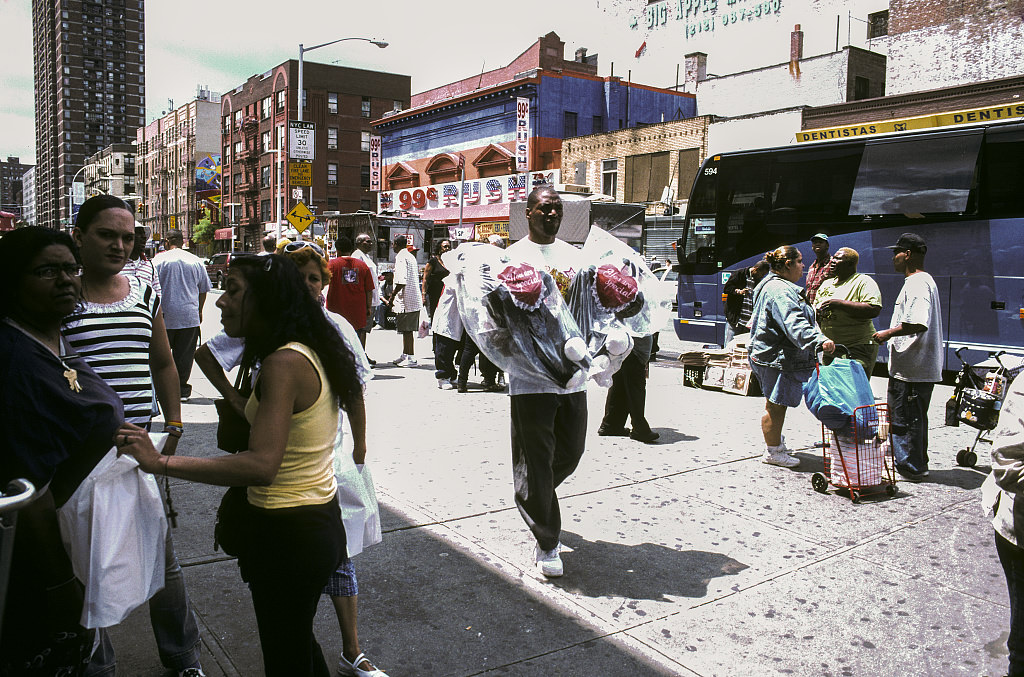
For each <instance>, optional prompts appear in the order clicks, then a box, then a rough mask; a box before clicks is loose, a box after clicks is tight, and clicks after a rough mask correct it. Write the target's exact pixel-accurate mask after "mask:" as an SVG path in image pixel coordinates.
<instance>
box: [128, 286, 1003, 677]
mask: <svg viewBox="0 0 1024 677" xmlns="http://www.w3.org/2000/svg"><path fill="white" fill-rule="evenodd" d="M211 304H212V300H211ZM211 304H208V305H211ZM215 315H216V313H215V311H214V312H209V310H208V313H207V322H206V323H204V336H209V335H211V334H209V333H206V331H205V330H207V329H209V330H211V331H212V330H213V329H214V328H216V326H217V324H216V322H217V320H216V317H215ZM207 325H209V327H207ZM663 345H664V344H663ZM429 346H430V342H429V340H417V342H416V350H417V353H418V357H419V361H420V364H419V367H418V368H414V369H407V368H396V367H392V366H390V365H388V364H387V362H388V361H389V360H391V359H394V358H395V357H397V356H398V355H399V353H400V352H401V342H400V338H399V337H398V336H397V335H396V334H394V333H390V332H384V331H375V332H373V333H371V335H370V338H369V340H368V348H369V350H368V352H369V354H370V355H371V356H372V357H373V358H374V359H376V360H378V363H379V364H378V367H377V368H376V369H375V375H376V377H375V379H374V380H373V381H372V382H371V383H370V386H369V389H368V391H367V412H368V419H369V420H368V436H369V454H368V457H367V458H368V463H369V465H370V466H371V468H372V469H373V473H374V477H375V479H376V483H377V489H378V497H379V499H380V505H381V514H382V518H383V523H384V530H385V534H384V542H383V543H381V544H380V545H376V546H373V547H372V548H370V549H368V550H367V551H366V552H364V553H363V554H361V555H359V556H358V557H357V558H356V559H355V565H356V569H357V571H358V575H359V582H360V605H359V606H360V638H361V644H362V648H363V650H364V651H365V652H366V653H367V655H368V656H370V658H371V659H372V660H374V662H376V663H377V664H378V665H379V666H380V667H381V668H383V669H385V670H386V671H387V672H388V674H389V675H391V677H403V676H404V677H413V676H414V677H433V676H440V675H459V676H462V675H466V676H468V675H484V674H492V673H493V674H500V675H522V676H532V675H581V676H583V675H586V676H588V677H590V676H595V675H610V676H618V675H629V676H633V675H744V676H745V675H776V674H780V673H781V674H794V675H812V674H814V675H872V676H873V675H880V674H892V675H943V676H954V675H972V676H975V677H976V676H978V675H1002V674H1004V672H1005V668H1006V648H1005V641H1006V631H1007V629H1008V626H1009V608H1008V602H1007V594H1006V588H1005V583H1004V580H1003V574H1002V570H1001V568H1000V566H999V563H998V560H997V559H996V556H995V549H994V545H993V543H992V531H991V528H990V527H989V525H988V524H987V522H986V520H985V519H984V515H983V514H982V511H981V509H980V503H979V500H980V492H979V491H977V489H978V487H980V485H981V483H982V481H983V480H984V477H985V473H986V472H987V463H988V460H987V459H988V452H989V447H988V445H980V446H979V457H980V458H981V461H980V464H981V465H980V466H979V468H978V469H977V470H975V469H968V468H958V467H957V466H956V463H955V460H954V458H955V453H956V450H957V449H958V448H960V447H962V446H966V444H967V443H968V442H969V441H970V440H972V439H973V434H972V433H973V431H972V430H968V429H963V428H960V429H956V428H945V427H943V426H942V425H941V424H942V407H943V406H944V404H945V399H946V398H947V397H948V395H949V389H948V388H945V387H937V388H936V392H935V395H934V400H933V402H932V412H931V426H932V430H931V447H930V454H931V456H932V459H933V460H932V473H931V478H930V480H931V481H929V482H927V483H922V484H900V485H899V489H900V491H899V494H898V495H897V496H896V497H895V498H892V499H887V498H884V497H880V498H877V499H874V498H869V499H866V500H865V501H864V502H863V503H862V504H860V505H853V504H851V503H850V501H849V499H846V498H843V497H840V496H837V495H821V494H818V493H815V492H814V491H813V490H812V489H811V484H810V476H811V473H812V472H814V471H820V470H822V466H823V464H822V460H821V454H820V450H817V449H814V448H812V445H813V443H814V442H815V441H816V440H817V439H818V437H819V436H820V428H819V426H818V424H817V422H816V421H815V420H814V419H813V418H812V417H811V416H810V415H809V414H808V412H807V411H806V410H804V409H799V410H795V411H792V412H791V413H790V416H789V419H788V420H787V422H786V437H787V442H788V444H789V445H790V447H793V448H799V449H801V452H800V453H799V457H800V458H801V461H802V463H801V465H800V467H799V468H797V469H796V470H786V469H782V468H776V467H772V466H767V465H764V464H762V463H760V462H759V461H758V456H759V454H760V451H761V448H762V443H761V442H760V428H759V419H760V415H761V411H762V410H763V400H761V399H759V398H743V397H739V396H735V395H728V394H723V393H718V392H712V391H698V390H693V389H688V388H682V387H681V385H680V377H681V375H682V369H681V368H680V367H679V366H678V363H677V362H669V361H664V360H662V361H658V362H655V363H653V364H652V366H651V375H650V381H649V388H648V400H647V401H648V419H649V420H650V422H651V425H652V426H653V428H654V430H655V431H657V432H659V433H661V444H657V445H650V446H648V445H643V444H641V443H639V442H634V441H632V440H629V439H628V438H608V437H598V436H597V433H596V430H597V425H598V422H599V420H600V416H601V412H602V411H603V403H604V395H605V392H606V391H604V390H601V389H598V388H592V390H591V392H590V393H589V404H590V420H589V423H588V430H589V431H590V434H589V436H588V447H587V453H586V455H585V456H584V458H583V462H582V463H581V465H580V467H579V469H578V470H577V472H576V473H575V474H574V475H573V477H571V478H570V479H569V480H568V481H567V482H566V483H565V484H564V485H563V486H562V487H561V489H560V491H559V494H560V496H561V506H562V517H563V526H564V533H563V542H564V543H565V544H566V545H567V546H569V547H570V548H571V549H572V550H571V551H570V552H567V553H566V554H564V555H563V559H564V561H565V567H566V575H565V576H564V577H563V578H561V579H555V580H552V581H547V580H544V579H542V578H538V576H537V575H536V574H535V572H534V570H533V566H532V559H531V555H532V543H531V538H530V536H529V532H528V531H527V530H526V528H525V525H524V524H523V522H522V520H521V518H520V517H519V514H518V512H517V511H516V508H515V505H514V503H513V500H512V482H511V469H510V463H509V458H510V450H509V435H508V425H509V423H508V398H507V396H506V395H502V394H492V393H483V392H480V391H479V390H473V389H471V390H470V392H469V393H466V394H459V393H457V392H455V391H449V390H445V391H441V390H438V389H437V387H436V382H435V380H434V378H433V360H432V358H431V357H429V355H428V354H427V353H428V352H429ZM667 352H668V351H665V350H663V353H662V354H663V355H665V354H667ZM470 381H471V388H472V384H473V382H474V381H475V382H476V383H479V377H476V378H471V380H470ZM192 382H193V384H194V393H195V396H194V397H193V399H192V400H191V401H190V402H189V403H187V404H186V405H185V406H184V407H183V417H184V419H185V423H186V427H187V430H186V434H185V437H184V438H183V440H182V444H181V446H180V447H179V453H186V454H193V455H202V456H205V455H213V454H216V453H219V452H217V451H216V449H215V448H214V439H215V429H216V423H215V413H214V408H213V405H212V397H213V396H214V394H215V393H214V392H213V390H212V388H211V387H210V385H209V383H208V382H206V381H205V380H203V379H202V377H201V375H200V374H199V372H198V370H196V371H195V372H194V374H193V379H192ZM872 386H873V388H874V390H875V392H876V394H877V395H883V396H884V391H885V382H884V381H883V380H881V379H873V380H872ZM172 492H173V496H174V505H175V507H176V509H177V510H178V512H179V517H178V524H179V526H178V528H177V529H176V530H175V532H174V538H175V544H176V549H177V553H178V557H179V559H181V561H182V564H183V566H184V568H185V575H186V581H187V585H188V589H189V592H190V594H191V596H192V601H193V604H194V606H195V608H196V611H197V613H198V615H199V617H200V620H201V624H202V629H203V641H204V655H203V666H204V669H205V670H206V672H207V674H208V675H211V676H214V675H247V676H248V675H261V674H262V669H261V660H260V651H259V642H258V637H257V634H256V624H255V618H254V616H253V613H252V604H251V601H250V599H249V594H248V590H247V589H246V587H245V585H244V584H243V583H242V581H241V579H240V578H239V575H238V570H237V566H236V565H235V563H234V561H233V560H231V559H230V558H226V557H224V556H223V554H222V553H219V552H216V551H214V550H213V521H214V513H215V511H216V507H217V505H218V503H219V501H220V497H221V495H222V494H223V492H224V490H223V489H221V488H218V487H210V486H205V485H200V484H192V483H189V482H172ZM316 630H317V635H318V638H319V640H320V643H321V645H322V646H323V647H324V650H325V653H326V655H327V657H328V662H329V664H330V665H332V666H333V665H334V663H335V662H336V656H337V654H338V653H339V652H340V648H341V638H340V632H339V630H338V625H337V621H336V619H335V616H334V611H333V608H332V607H331V605H330V603H329V602H327V601H326V600H325V602H324V603H322V604H321V607H320V611H319V614H318V616H317V625H316ZM113 637H114V641H115V646H116V648H117V650H118V656H119V669H118V674H119V675H131V676H136V675H138V676H145V675H161V674H164V673H163V671H162V669H161V667H160V665H159V661H158V659H157V655H156V648H155V645H154V642H153V639H152V632H151V630H150V628H149V622H148V618H147V614H146V611H145V609H141V610H138V611H136V612H135V613H134V614H133V615H132V616H131V617H130V619H129V620H128V621H127V622H125V623H124V624H122V625H121V626H119V627H118V628H117V629H116V630H115V631H114V632H113Z"/></svg>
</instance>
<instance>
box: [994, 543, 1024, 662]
mask: <svg viewBox="0 0 1024 677" xmlns="http://www.w3.org/2000/svg"><path fill="white" fill-rule="evenodd" d="M996 553H998V554H999V562H1000V563H1001V564H1002V565H1003V573H1004V574H1005V575H1006V587H1007V589H1008V591H1009V593H1010V636H1009V638H1007V640H1006V648H1007V649H1009V651H1010V670H1009V672H1008V673H1007V674H1008V675H1009V677H1020V676H1021V675H1024V608H1021V601H1022V600H1024V550H1022V549H1021V548H1019V547H1017V546H1016V545H1014V544H1013V543H1010V542H1009V541H1008V540H1006V539H1005V538H1003V537H1002V536H1000V535H999V532H996Z"/></svg>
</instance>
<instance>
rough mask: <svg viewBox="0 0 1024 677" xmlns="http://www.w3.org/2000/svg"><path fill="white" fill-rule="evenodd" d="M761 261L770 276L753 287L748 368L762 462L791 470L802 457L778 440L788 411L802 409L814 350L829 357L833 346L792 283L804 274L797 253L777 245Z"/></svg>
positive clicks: (794, 283)
mask: <svg viewBox="0 0 1024 677" xmlns="http://www.w3.org/2000/svg"><path fill="white" fill-rule="evenodd" d="M765 259H766V260H767V261H768V264H769V265H770V266H771V269H772V272H771V273H770V274H769V275H768V277H766V278H765V279H764V280H762V281H761V282H760V284H758V285H757V287H756V288H755V289H754V311H753V313H752V315H751V317H750V325H751V330H750V367H751V369H753V371H754V373H755V374H756V375H757V380H758V382H759V383H760V384H761V391H762V392H763V393H764V396H765V405H764V416H762V417H761V432H762V434H763V435H764V443H765V447H766V449H765V452H764V455H763V456H761V462H762V463H769V464H771V465H781V466H784V467H786V468H793V467H795V466H797V465H799V464H800V459H798V458H795V457H794V456H792V455H791V454H790V452H789V450H788V449H786V444H785V440H784V439H783V436H782V425H783V423H785V421H786V408H787V407H796V406H799V405H800V400H801V398H802V396H803V384H804V382H805V381H806V380H807V379H809V378H810V377H811V371H812V370H813V369H814V365H815V360H816V358H815V353H816V352H817V350H818V348H821V349H822V350H824V351H825V352H827V353H832V352H833V351H834V350H835V347H836V345H835V343H833V342H832V341H831V340H829V339H828V338H826V337H825V335H824V334H822V333H821V332H820V331H818V329H817V327H815V326H814V309H813V308H811V306H810V305H809V304H808V303H807V301H806V300H805V299H804V297H803V293H802V292H803V290H802V289H801V288H800V287H798V286H797V284H796V283H797V281H798V280H799V279H800V278H801V277H803V274H804V264H803V256H802V255H801V254H800V250H798V249H797V248H796V247H791V246H788V245H787V246H783V247H779V248H778V249H776V250H775V251H772V252H768V254H766V255H765Z"/></svg>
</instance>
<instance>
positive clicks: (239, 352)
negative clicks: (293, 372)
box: [196, 241, 387, 677]
mask: <svg viewBox="0 0 1024 677" xmlns="http://www.w3.org/2000/svg"><path fill="white" fill-rule="evenodd" d="M286 247H287V248H288V249H287V250H285V251H288V253H287V254H286V255H287V256H288V258H289V259H291V260H292V262H293V263H295V265H296V266H298V268H299V273H300V274H301V275H302V279H303V280H304V281H305V283H306V288H307V289H308V290H309V293H310V295H311V296H312V297H313V298H314V299H317V301H318V302H321V303H322V300H323V297H322V296H321V294H322V292H323V288H324V286H325V285H326V284H327V282H328V281H329V280H330V271H329V270H328V267H327V263H326V262H325V261H324V259H323V257H322V256H321V255H320V252H321V251H322V249H321V248H320V247H318V246H317V245H315V244H313V243H309V242H303V241H298V242H292V243H291V244H289V245H286ZM324 312H325V314H326V315H327V317H328V319H330V320H331V322H333V323H334V326H335V327H336V328H337V329H338V332H339V333H340V334H341V338H342V340H344V341H345V345H346V346H347V347H348V348H349V350H351V351H352V354H353V355H354V356H355V362H356V371H357V373H358V378H359V382H360V384H362V385H363V386H364V387H365V385H366V384H367V383H368V382H369V381H370V380H371V379H372V378H373V372H372V371H371V367H370V364H369V361H368V360H367V359H366V355H365V353H364V352H363V350H362V346H361V345H360V344H359V337H358V336H357V334H356V332H355V330H354V329H353V328H352V325H351V324H349V322H348V321H347V320H345V318H344V317H342V316H341V315H338V314H336V313H331V312H329V311H326V310H325V311H324ZM244 351H245V340H244V339H242V338H237V337H232V336H228V335H227V334H225V333H224V332H223V331H221V332H219V333H218V334H216V335H215V336H214V337H213V338H211V339H210V340H209V341H207V342H206V343H204V344H203V345H202V346H200V347H199V350H198V351H197V352H196V364H198V365H199V368H200V369H201V370H202V371H203V373H204V374H206V376H207V378H209V379H210V383H211V384H213V386H214V387H215V388H217V390H218V391H220V393H221V395H223V396H224V398H225V399H227V400H228V402H230V403H232V405H233V406H234V407H235V409H236V410H237V411H238V412H239V413H244V409H245V404H246V400H245V398H244V397H242V395H241V394H239V392H238V391H237V390H235V388H234V386H233V385H232V384H231V381H229V380H228V378H227V376H226V374H225V372H227V371H230V370H232V369H235V368H237V367H240V366H241V364H242V358H243V354H244ZM253 371H254V373H258V371H259V365H256V368H255V369H254V370H253ZM348 414H349V416H348V419H349V422H350V424H351V431H352V432H351V444H352V452H351V453H352V460H353V462H354V463H356V464H357V465H361V464H363V463H364V462H365V459H366V413H365V410H364V407H363V399H362V394H360V395H359V397H358V398H357V399H356V401H355V406H351V407H350V408H349V411H348ZM341 417H342V419H341V420H340V421H339V430H345V428H346V426H345V423H344V419H345V418H346V417H345V412H344V411H342V412H341ZM346 432H347V431H346ZM342 442H345V440H340V439H339V440H336V441H335V453H340V452H341V449H342ZM346 449H347V447H346ZM353 554H355V553H353ZM324 593H325V594H327V595H329V596H330V597H331V602H332V603H333V604H334V610H335V612H336V613H337V616H338V624H339V625H340V626H341V637H342V642H343V646H342V654H341V656H340V657H339V666H338V672H339V674H341V675H359V676H360V677H387V675H386V674H385V673H384V672H383V671H381V670H378V669H377V668H376V667H374V665H373V664H372V663H371V662H370V661H369V660H368V659H367V658H366V657H365V656H364V655H363V653H362V651H361V650H360V648H359V631H358V606H357V603H358V594H359V585H358V582H357V580H356V572H355V567H353V565H352V560H351V559H349V558H348V557H345V558H344V559H343V560H342V562H341V564H340V565H339V566H338V568H337V570H336V571H335V572H334V573H333V574H331V576H330V579H329V581H328V584H327V586H326V587H325V588H324ZM357 670H360V671H361V672H357Z"/></svg>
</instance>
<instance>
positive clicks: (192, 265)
mask: <svg viewBox="0 0 1024 677" xmlns="http://www.w3.org/2000/svg"><path fill="white" fill-rule="evenodd" d="M164 242H165V243H166V245H167V250H166V251H163V252H160V254H158V255H157V256H156V257H155V258H154V259H153V264H154V265H155V266H156V273H157V275H159V276H160V286H161V287H162V291H163V294H162V295H161V297H160V305H161V307H162V308H163V311H164V323H165V324H166V325H167V338H168V340H169V341H170V342H171V354H172V355H173V356H174V364H175V366H176V367H177V368H178V380H179V381H180V382H181V399H182V401H185V400H187V399H188V398H189V397H191V396H192V386H191V384H189V382H188V379H189V377H190V376H191V375H192V361H193V359H194V358H195V354H196V348H197V347H199V325H200V324H202V322H203V305H204V304H205V303H206V293H207V292H209V291H210V289H211V288H212V287H211V285H210V277H209V275H207V274H206V264H204V263H203V260H202V259H201V258H199V257H198V256H196V255H195V254H192V253H190V252H187V251H185V250H184V249H182V246H183V245H184V242H185V239H184V237H183V236H182V234H181V231H180V230H169V231H167V235H166V236H165V237H164Z"/></svg>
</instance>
